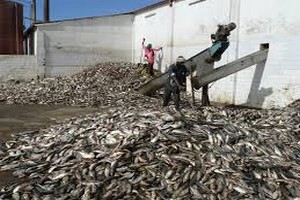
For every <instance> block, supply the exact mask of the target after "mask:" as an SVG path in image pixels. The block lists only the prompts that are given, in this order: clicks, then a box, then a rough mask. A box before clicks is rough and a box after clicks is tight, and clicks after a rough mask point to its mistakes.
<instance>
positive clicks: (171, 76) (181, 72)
mask: <svg viewBox="0 0 300 200" xmlns="http://www.w3.org/2000/svg"><path fill="white" fill-rule="evenodd" d="M184 62H185V59H184V57H183V56H179V57H178V58H177V59H176V64H172V65H171V66H170V67H169V71H168V79H167V81H166V83H165V93H164V99H163V107H165V106H168V104H169V102H170V100H171V98H172V96H173V100H174V103H175V108H176V110H179V102H180V91H181V90H184V89H185V86H186V76H188V75H189V71H188V70H187V68H186V66H185V65H184Z"/></svg>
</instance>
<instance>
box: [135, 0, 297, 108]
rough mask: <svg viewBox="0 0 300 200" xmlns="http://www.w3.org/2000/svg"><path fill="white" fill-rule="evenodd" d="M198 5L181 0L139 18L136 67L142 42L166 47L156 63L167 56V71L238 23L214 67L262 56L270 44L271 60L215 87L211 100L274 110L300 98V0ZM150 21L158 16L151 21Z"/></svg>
mask: <svg viewBox="0 0 300 200" xmlns="http://www.w3.org/2000/svg"><path fill="white" fill-rule="evenodd" d="M193 2H197V1H196V0H182V1H180V0H179V1H176V3H175V5H174V6H173V7H169V6H168V5H166V6H162V7H158V8H156V9H153V10H148V11H147V12H141V13H138V14H137V15H136V17H135V20H134V30H135V35H134V46H135V52H134V55H135V57H134V60H135V62H139V59H140V55H141V54H140V52H141V49H140V43H141V39H142V38H143V37H146V39H147V41H149V42H151V43H152V44H153V45H154V46H163V52H162V53H158V54H157V59H158V60H159V57H161V56H162V55H163V56H162V58H161V61H160V62H159V63H157V64H156V65H155V67H156V68H158V69H161V70H162V71H164V70H165V68H166V67H167V66H168V65H169V64H170V63H172V62H174V60H175V58H176V57H177V56H178V55H183V56H185V57H186V58H188V57H190V56H192V55H194V54H196V53H197V52H199V51H201V50H203V49H205V48H207V47H209V46H210V34H211V33H214V32H215V31H216V27H217V24H219V23H221V24H222V23H228V22H230V21H234V22H236V23H237V24H240V26H239V27H238V29H237V30H235V31H234V32H233V34H232V35H231V37H230V41H231V45H230V47H229V49H228V50H227V52H226V53H225V54H224V55H223V58H222V60H221V61H220V62H218V63H216V66H215V67H218V66H221V65H223V64H226V63H228V62H230V61H233V60H235V59H236V58H239V57H242V56H244V55H247V54H250V53H252V52H254V51H257V50H258V48H259V45H260V43H270V52H269V57H268V60H267V63H266V65H265V67H264V68H260V69H256V67H255V66H253V67H250V68H249V69H246V70H244V71H242V72H239V73H237V74H235V75H231V76H229V77H226V78H224V79H222V80H219V81H217V82H215V83H213V84H211V89H210V97H211V100H212V101H218V102H223V103H234V104H244V105H251V106H257V107H261V106H262V107H266V108H270V107H282V106H286V105H287V104H288V103H291V102H292V101H294V100H296V99H299V98H300V89H299V88H300V79H299V77H300V62H299V61H300V59H299V58H298V52H299V50H300V47H299V41H300V40H299V39H300V34H299V33H300V15H298V10H297V8H299V7H300V1H299V0H287V1H282V0H264V1H261V0H251V1H246V0H244V1H242V0H206V1H202V2H199V3H195V4H193ZM149 15H153V16H152V17H148V18H147V17H146V16H149ZM172 22H174V24H172ZM147 41H146V42H147ZM160 63H161V64H160ZM255 70H256V72H255Z"/></svg>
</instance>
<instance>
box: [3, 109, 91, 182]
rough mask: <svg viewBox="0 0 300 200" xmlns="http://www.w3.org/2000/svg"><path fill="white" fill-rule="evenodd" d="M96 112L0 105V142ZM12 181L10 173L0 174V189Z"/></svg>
mask: <svg viewBox="0 0 300 200" xmlns="http://www.w3.org/2000/svg"><path fill="white" fill-rule="evenodd" d="M96 111H97V109H96V108H80V107H62V106H44V105H26V106H24V105H5V104H0V140H2V141H4V142H5V141H7V140H10V139H11V134H12V133H16V132H23V131H33V130H39V129H41V128H44V127H47V126H49V125H53V124H56V123H57V122H58V121H61V120H64V119H67V118H71V117H74V116H79V115H83V114H88V113H93V112H96ZM14 181H17V178H16V177H13V176H12V174H11V172H9V171H6V172H0V187H1V186H3V185H4V184H10V183H12V182H14Z"/></svg>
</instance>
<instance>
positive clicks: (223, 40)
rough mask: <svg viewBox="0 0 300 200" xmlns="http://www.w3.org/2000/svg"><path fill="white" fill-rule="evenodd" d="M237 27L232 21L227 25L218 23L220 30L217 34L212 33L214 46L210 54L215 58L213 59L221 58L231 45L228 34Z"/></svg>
mask: <svg viewBox="0 0 300 200" xmlns="http://www.w3.org/2000/svg"><path fill="white" fill-rule="evenodd" d="M235 28H236V24H235V23H233V22H231V23H230V24H227V25H218V30H217V32H216V33H215V34H211V40H212V43H213V45H212V47H211V48H210V55H211V57H212V58H213V60H212V61H219V60H221V56H222V54H223V53H224V52H225V51H226V49H227V48H228V47H229V41H228V36H230V32H231V31H233V30H234V29H235Z"/></svg>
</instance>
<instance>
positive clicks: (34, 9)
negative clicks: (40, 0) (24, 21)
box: [30, 0, 36, 25]
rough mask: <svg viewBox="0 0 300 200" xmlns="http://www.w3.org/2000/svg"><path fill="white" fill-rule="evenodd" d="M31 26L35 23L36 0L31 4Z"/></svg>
mask: <svg viewBox="0 0 300 200" xmlns="http://www.w3.org/2000/svg"><path fill="white" fill-rule="evenodd" d="M30 18H31V25H33V24H35V23H36V0H32V2H31V16H30Z"/></svg>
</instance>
